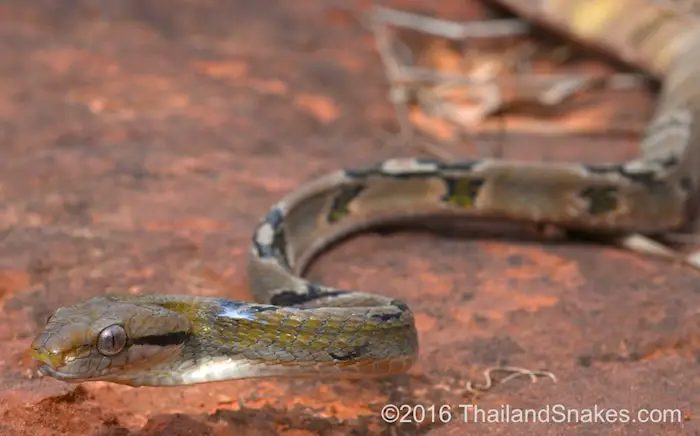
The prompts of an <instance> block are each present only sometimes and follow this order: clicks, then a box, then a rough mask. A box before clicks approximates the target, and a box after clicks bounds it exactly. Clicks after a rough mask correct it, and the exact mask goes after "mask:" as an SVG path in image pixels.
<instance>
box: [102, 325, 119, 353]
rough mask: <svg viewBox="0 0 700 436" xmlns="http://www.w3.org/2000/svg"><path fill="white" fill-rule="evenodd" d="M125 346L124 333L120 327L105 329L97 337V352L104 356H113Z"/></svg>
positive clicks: (113, 326)
mask: <svg viewBox="0 0 700 436" xmlns="http://www.w3.org/2000/svg"><path fill="white" fill-rule="evenodd" d="M125 346H126V331H124V327H122V326H120V325H116V324H114V325H111V326H109V327H106V328H105V329H104V330H102V331H101V332H100V334H99V335H98V336H97V351H99V352H100V353H101V354H103V355H105V356H114V355H115V354H118V353H120V352H121V351H122V350H123V349H124V347H125Z"/></svg>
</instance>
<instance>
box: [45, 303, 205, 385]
mask: <svg viewBox="0 0 700 436" xmlns="http://www.w3.org/2000/svg"><path fill="white" fill-rule="evenodd" d="M190 330H191V323H190V320H189V319H188V318H187V317H185V316H183V315H181V314H179V313H176V312H173V311H171V310H168V309H166V308H165V307H163V306H161V305H158V304H155V303H148V302H143V301H140V302H138V301H137V300H136V299H130V298H129V297H114V296H103V297H95V298H92V299H90V300H87V301H85V302H82V303H80V304H77V305H74V306H66V307H62V308H60V309H58V310H57V311H56V312H54V314H53V315H51V317H49V319H48V321H47V323H46V326H45V327H44V330H43V331H42V332H41V333H40V334H39V335H38V336H37V337H36V339H35V340H34V342H33V343H32V346H31V356H32V359H33V360H34V361H35V363H36V364H37V366H38V371H39V373H40V374H42V375H48V376H52V377H55V378H57V379H59V380H63V381H67V382H81V381H96V380H103V381H112V382H115V383H122V384H132V381H133V379H134V378H136V377H138V376H142V375H143V373H142V371H143V370H144V369H145V368H149V369H152V368H158V366H159V364H161V363H163V362H165V361H167V359H168V358H169V357H170V356H172V355H173V353H176V352H177V351H179V350H180V348H181V347H182V346H183V345H184V344H185V342H186V341H187V339H188V337H189V332H190Z"/></svg>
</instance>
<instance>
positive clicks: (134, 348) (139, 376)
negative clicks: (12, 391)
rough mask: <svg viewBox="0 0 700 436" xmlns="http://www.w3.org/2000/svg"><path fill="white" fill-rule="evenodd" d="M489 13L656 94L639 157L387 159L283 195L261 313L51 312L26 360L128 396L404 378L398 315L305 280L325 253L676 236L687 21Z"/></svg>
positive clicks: (684, 171) (237, 309)
mask: <svg viewBox="0 0 700 436" xmlns="http://www.w3.org/2000/svg"><path fill="white" fill-rule="evenodd" d="M498 3H500V4H502V5H505V6H507V7H510V8H511V9H512V10H513V11H515V12H516V13H517V14H519V15H521V16H522V17H524V18H526V19H530V20H533V21H536V22H538V23H540V24H543V25H547V26H550V27H553V28H554V29H556V30H559V31H560V32H562V33H564V34H566V35H568V36H569V37H570V38H572V39H576V40H578V41H581V42H584V43H587V44H589V45H592V46H596V47H598V48H602V49H604V50H607V51H609V52H611V53H613V54H615V55H616V56H618V57H619V58H620V59H622V60H624V61H626V62H628V63H630V64H633V65H636V66H638V67H640V68H641V69H643V70H645V71H647V72H648V73H650V74H652V75H654V76H655V77H657V78H658V79H659V80H660V81H661V83H662V89H661V92H660V95H659V98H658V103H657V106H656V110H655V113H654V115H653V117H652V119H651V121H650V122H649V125H648V128H647V130H646V132H645V134H644V136H643V138H642V140H641V147H640V150H641V153H640V155H639V156H638V157H636V158H635V159H633V160H630V161H628V162H624V163H621V164H598V165H584V164H579V163H524V162H515V161H502V160H492V159H487V160H473V161H467V162H459V163H448V162H442V161H438V160H431V159H395V160H388V161H384V162H381V163H379V164H377V165H374V166H370V167H367V168H362V169H352V170H342V171H337V172H335V173H332V174H329V175H327V176H325V177H322V178H320V179H318V180H315V181H312V182H310V183H308V184H306V185H303V186H302V187H300V188H299V189H297V190H295V191H293V192H291V193H290V194H289V195H287V196H286V197H285V198H284V199H282V200H281V201H280V202H279V203H277V204H276V205H275V206H273V207H272V208H271V210H270V211H269V213H268V214H267V215H266V216H265V217H264V218H263V219H262V221H261V222H260V224H259V226H258V227H257V229H256V230H255V233H254V236H253V243H252V247H251V249H250V260H249V264H248V278H249V281H250V285H251V289H252V293H253V296H254V298H255V300H256V301H257V302H258V303H255V304H252V303H246V302H240V301H232V300H227V299H224V298H205V297H196V296H176V295H140V296H101V297H96V298H93V299H90V300H88V301H85V302H82V303H80V304H77V305H74V306H69V307H62V308H60V309H58V310H57V311H56V312H55V313H54V314H53V316H52V317H51V318H50V319H49V320H48V322H47V324H46V327H45V329H44V330H43V332H41V333H40V334H39V335H38V336H37V338H36V339H35V341H34V342H33V344H32V351H31V352H32V356H33V358H34V359H35V360H36V361H37V362H38V364H39V365H40V369H39V371H40V372H41V373H42V374H45V375H50V376H53V377H56V378H58V379H61V380H65V381H72V382H78V381H89V380H106V381H111V382H115V383H122V384H128V385H133V386H139V385H152V386H161V385H178V384H192V383H203V382H210V381H217V380H226V379H236V378H247V377H265V376H280V377H292V376H294V377H322V376H323V377H327V376H338V377H367V376H383V375H387V374H393V373H400V372H403V371H405V370H407V369H408V368H409V367H410V366H411V365H412V364H413V363H414V362H415V361H416V359H417V356H418V341H417V334H416V329H415V325H414V318H413V314H412V313H411V311H410V309H409V307H408V306H407V305H406V304H405V303H403V302H401V301H399V300H395V299H392V298H388V297H385V296H382V295H380V294H373V293H363V292H357V291H352V290H341V289H334V288H330V287H327V286H322V285H318V284H314V283H311V282H309V281H307V280H305V279H303V278H302V277H301V273H302V272H303V271H304V269H305V268H306V266H307V265H308V263H309V262H310V260H311V259H312V258H313V257H314V255H315V254H317V253H319V251H320V250H322V249H323V248H324V247H327V246H328V244H330V243H332V242H334V241H337V240H339V239H340V238H343V237H345V236H347V235H349V234H351V233H356V232H358V231H363V230H367V229H370V228H372V227H375V226H377V225H380V224H382V225H384V224H387V223H391V222H393V221H395V220H396V219H401V218H406V217H411V218H414V219H415V218H421V217H425V216H433V215H450V216H454V217H455V218H457V217H486V218H505V219H512V220H518V221H526V222H532V223H539V224H549V225H553V226H555V227H557V228H561V229H564V230H579V231H584V232H588V233H600V234H606V235H610V236H614V237H628V236H633V235H658V234H663V233H665V232H669V231H671V230H674V229H678V228H679V227H681V226H683V225H684V224H685V223H686V222H687V221H688V219H689V212H688V210H689V203H690V200H691V197H692V195H693V194H694V193H695V192H696V191H697V188H698V185H699V184H700V172H698V170H697V169H698V168H700V147H699V145H698V144H700V124H699V123H698V122H696V120H698V119H700V25H699V24H698V22H697V21H696V19H695V18H693V17H691V16H689V15H684V14H680V13H676V12H674V11H672V10H670V9H668V10H667V9H664V8H662V7H661V6H658V5H657V4H656V3H653V2H651V1H646V0H615V1H611V0H588V1H586V0H540V1H534V0H502V1H499V2H498ZM631 10H634V11H635V12H634V14H629V13H625V11H631Z"/></svg>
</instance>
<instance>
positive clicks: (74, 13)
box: [0, 0, 700, 436]
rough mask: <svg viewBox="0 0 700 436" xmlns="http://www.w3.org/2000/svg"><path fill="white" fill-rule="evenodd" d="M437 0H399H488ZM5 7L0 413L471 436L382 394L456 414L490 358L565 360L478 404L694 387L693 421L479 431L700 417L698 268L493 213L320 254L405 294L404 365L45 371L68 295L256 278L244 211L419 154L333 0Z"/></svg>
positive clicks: (637, 103) (214, 288)
mask: <svg viewBox="0 0 700 436" xmlns="http://www.w3.org/2000/svg"><path fill="white" fill-rule="evenodd" d="M432 3H433V2H425V1H408V0H405V1H396V2H393V5H394V6H397V7H402V8H410V9H413V10H419V11H429V12H433V13H435V14H438V15H440V16H449V17H453V18H456V19H466V18H471V17H476V16H479V14H480V13H481V12H480V10H479V8H478V7H477V6H476V4H472V3H466V2H465V3H464V4H462V3H459V7H456V6H449V7H439V8H438V7H437V6H435V7H427V6H426V5H428V4H432ZM448 3H449V2H448ZM100 4H102V5H103V8H104V10H102V11H101V10H100V7H99V5H100ZM367 4H368V2H356V3H348V6H350V8H351V10H352V11H354V12H357V11H361V10H365V9H366V7H367ZM436 4H437V3H436ZM334 5H335V6H334ZM100 12H104V13H106V15H105V16H100V15H99V14H100ZM0 20H1V24H2V25H1V26H0V41H1V42H2V43H0V96H1V98H0V144H2V145H1V147H2V148H1V150H2V160H0V193H1V195H2V202H1V203H0V341H2V350H3V353H2V356H0V416H2V419H0V434H2V435H7V436H14V435H32V436H42V435H58V436H60V435H75V434H85V435H88V434H89V435H130V436H135V435H139V436H147V435H149V436H150V435H222V436H223V435H233V434H239V433H241V432H243V433H244V434H251V435H258V434H260V435H271V434H285V435H315V434H319V435H331V434H354V435H359V434H426V433H430V434H435V435H448V434H449V435H457V434H463V433H468V432H469V431H470V429H472V428H475V427H474V426H475V424H473V423H466V424H465V423H461V422H462V421H463V420H462V417H461V415H460V414H459V413H458V412H457V413H455V414H454V415H453V416H452V422H450V423H447V424H443V423H440V422H431V421H434V420H431V419H430V418H427V419H426V422H424V423H423V424H420V425H415V424H412V423H404V424H401V425H386V424H384V423H383V422H382V420H381V418H380V416H379V410H380V409H381V407H382V406H383V405H384V404H387V403H394V404H406V405H415V404H421V405H424V406H426V407H427V406H430V405H435V406H436V407H439V406H440V405H443V404H450V405H452V406H453V410H457V411H459V409H458V405H459V404H461V403H463V404H468V403H469V402H470V401H471V399H470V398H467V397H465V396H464V386H465V383H466V381H467V380H476V381H480V380H481V372H482V371H483V370H484V369H486V368H487V367H489V366H492V365H498V364H508V365H517V366H522V367H527V368H533V369H549V370H551V371H553V372H554V373H555V374H556V375H557V377H558V379H559V381H558V383H556V384H555V383H552V382H551V381H549V380H547V379H541V380H539V382H538V383H535V384H531V383H529V382H528V381H527V380H525V379H520V380H515V381H512V382H509V383H506V384H503V385H499V386H496V387H495V388H494V389H493V390H492V391H491V392H489V393H488V394H486V395H484V396H482V397H480V398H478V399H477V400H476V401H475V404H477V405H478V406H480V407H482V408H491V409H496V408H499V407H501V406H502V405H509V406H510V407H511V408H534V409H542V408H544V407H546V406H547V405H549V406H553V405H557V404H560V405H565V406H568V407H569V408H572V409H578V410H581V409H593V408H594V407H598V408H608V409H613V410H617V411H620V410H622V409H626V410H630V411H635V410H638V409H640V408H660V409H680V410H681V411H682V414H683V423H680V424H679V423H676V424H671V423H666V424H640V423H628V424H622V423H619V422H618V423H613V424H605V423H600V422H598V423H578V424H561V423H559V424H557V423H549V424H528V425H525V424H515V423H511V424H498V423H492V424H488V425H476V426H477V428H478V430H474V432H478V434H531V433H536V434H561V432H563V431H570V432H572V433H574V434H588V435H591V434H606V435H607V434H632V433H634V434H656V435H658V434H669V435H672V434H674V435H675V434H679V433H680V432H688V433H689V434H690V433H693V432H696V433H697V432H700V426H699V425H698V413H699V412H698V404H700V398H699V397H698V395H699V394H698V392H697V386H700V366H699V365H698V361H700V316H698V309H697V308H698V307H700V293H699V292H698V289H700V275H698V274H697V273H694V272H693V271H689V270H688V269H686V268H682V267H679V266H674V265H669V264H667V263H665V262H661V261H656V260H653V259H647V258H642V257H640V256H637V255H634V254H630V253H626V252H622V251H620V250H617V249H614V248H611V247H603V246H597V245H591V244H581V243H575V242H572V243H566V244H557V245H542V244H539V243H536V242H530V241H526V240H525V241H524V240H522V239H507V238H488V237H485V236H483V235H482V233H477V231H472V235H475V234H476V236H478V237H472V238H466V239H461V240H456V239H452V238H447V237H443V236H435V235H430V234H407V233H397V234H389V235H367V236H362V237H358V238H356V239H354V240H353V241H352V242H348V243H346V244H344V245H342V246H340V247H338V248H337V249H335V250H333V251H332V252H331V253H329V254H328V255H326V256H324V257H323V258H322V259H320V260H319V261H318V262H317V263H316V264H315V266H314V267H313V270H312V271H311V276H312V277H314V278H316V279H318V280H320V281H322V282H324V283H328V284H334V285H340V286H343V287H355V288H358V289H363V290H368V291H372V290H374V291H378V292H383V293H386V294H388V295H394V296H397V297H401V298H403V299H405V300H407V301H408V302H409V303H410V305H411V307H412V308H413V310H414V311H415V312H416V314H417V320H418V328H419V331H420V340H421V346H422V351H421V359H420V362H419V364H418V365H417V366H416V367H415V368H413V369H412V370H411V371H410V373H409V374H407V375H404V376H398V377H393V378H390V379H386V380H368V381H360V382H349V381H337V382H335V381H327V380H325V381H321V380H319V381H285V380H265V381H250V380H248V381H231V382H224V383H216V384H209V385H200V386H191V387H182V388H179V387H178V388H139V389H135V388H129V387H122V386H117V385H111V384H106V383H92V384H84V385H80V386H76V385H67V384H64V383H60V382H57V381H55V380H52V379H37V378H36V377H34V376H33V372H32V370H31V362H30V361H29V359H28V356H27V349H28V346H29V344H30V342H31V340H32V339H33V336H34V335H35V334H36V333H37V332H38V331H39V330H40V329H41V327H42V324H43V323H44V321H45V320H46V317H47V316H48V315H49V314H50V313H51V312H52V311H53V310H54V309H56V308H57V307H59V306H61V305H65V304H70V303H73V302H77V301H79V300H81V299H84V298H87V297H90V296H94V295H98V294H101V293H104V292H169V293H176V292H179V293H193V294H198V295H221V296H226V297H230V298H236V299H244V300H248V299H250V295H249V293H248V291H247V288H246V286H245V277H244V268H243V265H244V264H245V254H246V251H247V248H248V243H249V239H250V235H251V230H252V229H253V226H254V225H255V223H256V222H257V220H258V218H259V217H260V216H261V215H262V214H263V213H265V211H266V209H267V208H268V207H269V206H270V205H271V204H273V203H274V202H275V201H276V200H277V199H278V198H279V197H280V196H281V195H283V194H284V193H286V192H287V191H289V190H291V189H293V188H294V187H296V186H298V185H299V183H301V182H302V181H305V180H308V179H310V178H312V177H314V176H317V175H320V174H322V173H324V172H326V171H329V170H333V169H336V168H338V167H347V166H353V165H359V164H366V163H369V162H372V161H375V160H378V159H380V158H385V157H388V156H397V155H411V154H416V153H415V150H411V149H409V148H408V147H407V148H405V149H397V148H395V147H393V148H392V147H390V146H387V145H386V143H387V140H388V139H389V138H390V136H391V135H392V134H393V133H395V131H396V122H395V117H394V113H393V108H392V106H391V104H390V103H389V102H388V101H387V100H386V93H387V83H386V80H385V78H384V72H383V69H382V66H381V63H380V62H379V59H378V57H377V55H376V52H375V51H374V46H373V39H372V36H371V35H370V34H369V33H368V32H367V31H366V30H364V29H363V28H362V26H361V25H360V24H359V23H358V22H357V21H356V20H355V19H354V18H353V15H352V14H351V13H349V12H347V11H345V10H343V9H341V8H339V7H337V5H336V4H335V3H332V2H326V3H324V2H322V1H318V0H317V1H304V2H301V1H300V2H285V1H280V0H278V1H269V2H265V3H264V4H260V3H259V2H248V1H244V0H238V1H233V0H228V1H224V0H206V1H200V2H188V1H185V0H160V1H156V0H149V1H147V0H131V1H126V0H119V1H113V2H108V1H104V2H88V1H79V0H71V1H68V0H53V1H52V0H42V1H40V0H35V1H26V0H24V1H19V0H14V1H5V2H2V4H1V5H0ZM649 101H650V100H649V98H648V96H646V95H645V94H643V93H637V94H634V95H629V96H626V97H625V98H620V97H619V96H618V97H612V98H611V97H608V98H607V100H606V99H605V98H602V99H599V100H597V102H598V106H597V107H600V109H599V111H597V112H596V111H593V110H591V109H590V107H588V108H586V109H585V110H583V111H581V112H580V113H579V116H580V117H584V118H585V117H592V118H596V117H606V119H609V118H610V117H609V116H608V115H604V114H606V113H607V112H605V111H606V110H608V109H609V107H611V106H610V105H609V104H611V103H614V107H616V108H623V109H621V110H627V111H631V112H633V113H634V114H635V115H634V116H636V117H637V119H641V120H643V119H644V117H645V116H648V113H649V107H650V105H649ZM624 108H626V109H624ZM573 109H574V112H575V111H576V107H573ZM461 147H462V145H459V144H454V145H451V146H450V147H449V148H450V150H452V151H454V152H455V154H466V153H463V150H462V148H461ZM464 147H467V146H466V145H465V146H464ZM633 149H634V138H606V137H604V136H603V137H595V138H593V137H588V138H581V137H577V138H571V139H568V138H567V139H566V142H565V143H563V144H562V141H561V139H560V138H559V139H558V138H556V137H551V136H550V137H545V138H541V137H537V136H535V135H533V134H529V135H520V136H518V135H516V134H515V133H513V134H511V135H510V136H508V140H507V142H506V149H505V153H506V156H510V157H519V158H529V159H539V158H546V159H579V158H582V159H585V160H589V161H590V160H605V159H619V158H621V157H622V156H625V155H628V154H629V151H630V150H633ZM409 246H410V249H406V247H409Z"/></svg>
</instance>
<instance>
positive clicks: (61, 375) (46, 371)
mask: <svg viewBox="0 0 700 436" xmlns="http://www.w3.org/2000/svg"><path fill="white" fill-rule="evenodd" d="M37 371H38V372H39V374H41V375H42V377H45V376H50V377H54V378H56V379H58V380H65V381H70V382H74V381H76V382H77V381H83V380H86V379H85V378H84V377H81V376H79V375H76V374H69V373H67V372H62V371H57V370H55V369H53V368H52V367H51V366H49V365H47V364H43V365H40V366H39V367H38V368H37Z"/></svg>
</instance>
